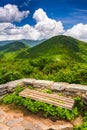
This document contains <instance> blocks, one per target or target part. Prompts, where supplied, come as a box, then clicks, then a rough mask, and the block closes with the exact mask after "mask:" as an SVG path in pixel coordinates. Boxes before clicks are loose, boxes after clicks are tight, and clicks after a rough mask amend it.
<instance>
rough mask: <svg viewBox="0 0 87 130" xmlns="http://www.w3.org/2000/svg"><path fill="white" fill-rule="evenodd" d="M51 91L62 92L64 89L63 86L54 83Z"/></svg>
mask: <svg viewBox="0 0 87 130" xmlns="http://www.w3.org/2000/svg"><path fill="white" fill-rule="evenodd" d="M51 89H52V90H57V91H63V90H64V89H65V87H64V85H63V84H61V83H58V82H56V83H54V84H53V86H52V88H51Z"/></svg>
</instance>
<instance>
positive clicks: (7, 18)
mask: <svg viewBox="0 0 87 130" xmlns="http://www.w3.org/2000/svg"><path fill="white" fill-rule="evenodd" d="M28 14H29V11H19V9H18V7H17V6H16V5H11V4H7V5H5V6H4V7H0V22H14V21H17V22H20V21H21V20H22V19H24V18H26V17H27V16H28Z"/></svg>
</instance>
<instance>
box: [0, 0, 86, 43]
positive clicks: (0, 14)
mask: <svg viewBox="0 0 87 130" xmlns="http://www.w3.org/2000/svg"><path fill="white" fill-rule="evenodd" d="M56 35H67V36H72V37H74V38H77V39H80V40H83V41H86V42H87V0H2V1H1V0H0V41H4V40H20V39H29V40H42V39H48V38H51V37H53V36H56Z"/></svg>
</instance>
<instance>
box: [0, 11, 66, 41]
mask: <svg viewBox="0 0 87 130" xmlns="http://www.w3.org/2000/svg"><path fill="white" fill-rule="evenodd" d="M33 18H34V19H35V20H36V22H37V23H36V25H35V26H30V25H29V24H26V25H24V26H22V27H17V26H15V25H13V24H12V23H0V29H1V31H0V41H1V40H19V39H30V40H40V39H46V38H50V37H52V36H55V35H59V34H63V32H64V30H63V25H62V23H61V22H60V21H55V20H53V19H50V18H48V16H47V15H46V13H45V12H44V11H43V9H38V10H36V11H35V13H34V15H33ZM17 20H18V19H17ZM8 21H9V20H8Z"/></svg>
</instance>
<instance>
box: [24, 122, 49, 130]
mask: <svg viewBox="0 0 87 130" xmlns="http://www.w3.org/2000/svg"><path fill="white" fill-rule="evenodd" d="M22 126H23V127H24V128H25V130H46V129H47V128H48V127H46V126H45V125H43V123H41V122H31V121H26V120H24V121H23V122H22Z"/></svg>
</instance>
